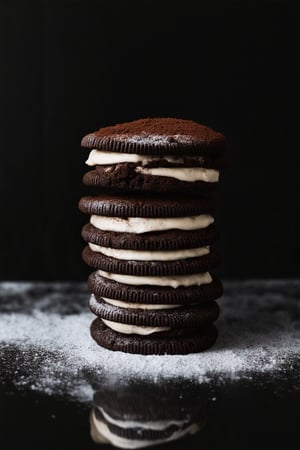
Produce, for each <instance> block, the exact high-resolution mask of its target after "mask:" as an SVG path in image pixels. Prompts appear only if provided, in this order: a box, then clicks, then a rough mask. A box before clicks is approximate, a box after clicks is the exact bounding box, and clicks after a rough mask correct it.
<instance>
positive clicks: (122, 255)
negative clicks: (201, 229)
mask: <svg viewBox="0 0 300 450" xmlns="http://www.w3.org/2000/svg"><path fill="white" fill-rule="evenodd" d="M89 247H90V249H91V250H92V251H93V252H97V253H101V254H103V255H105V256H108V257H111V258H116V259H122V260H126V261H130V260H131V261H177V260H181V259H187V258H196V257H199V256H204V255H208V254H209V246H205V247H198V248H188V249H182V250H161V251H150V250H124V249H119V248H110V247H102V246H100V245H96V244H93V243H92V242H89Z"/></svg>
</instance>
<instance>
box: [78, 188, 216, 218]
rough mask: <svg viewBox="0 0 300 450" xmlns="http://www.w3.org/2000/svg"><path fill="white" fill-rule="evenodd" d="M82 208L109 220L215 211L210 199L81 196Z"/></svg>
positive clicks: (80, 207) (180, 215)
mask: <svg viewBox="0 0 300 450" xmlns="http://www.w3.org/2000/svg"><path fill="white" fill-rule="evenodd" d="M79 209H80V210H81V211H82V212H84V213H87V214H95V215H100V216H109V217H122V218H123V217H124V218H127V217H146V218H150V217H153V218H157V217H185V216H193V215H198V214H206V213H209V212H212V211H213V210H214V201H213V199H211V198H206V197H199V198H196V199H191V198H186V197H176V199H174V198H172V197H169V196H167V197H164V196H138V195H134V196H133V195H126V196H116V195H109V194H105V195H98V196H96V197H90V196H88V197H82V198H81V199H80V201H79Z"/></svg>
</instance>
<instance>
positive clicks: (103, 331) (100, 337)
mask: <svg viewBox="0 0 300 450" xmlns="http://www.w3.org/2000/svg"><path fill="white" fill-rule="evenodd" d="M91 336H92V337H93V339H94V340H95V341H96V342H97V344H99V345H101V346H102V347H105V348H108V349H110V350H113V351H122V352H126V353H137V354H143V355H151V354H156V355H164V354H170V355H172V354H187V353H197V352H200V351H204V350H206V349H208V348H209V347H211V346H212V345H213V344H214V343H215V341H216V338H217V329H216V328H215V326H214V325H211V324H210V325H207V326H203V327H198V328H185V329H174V330H171V331H164V332H160V333H154V334H152V335H149V336H139V335H137V334H131V335H127V334H123V333H118V332H116V331H114V330H112V329H111V328H109V327H107V326H106V325H105V324H104V323H103V321H102V320H101V319H100V318H97V319H95V320H94V321H93V322H92V325H91Z"/></svg>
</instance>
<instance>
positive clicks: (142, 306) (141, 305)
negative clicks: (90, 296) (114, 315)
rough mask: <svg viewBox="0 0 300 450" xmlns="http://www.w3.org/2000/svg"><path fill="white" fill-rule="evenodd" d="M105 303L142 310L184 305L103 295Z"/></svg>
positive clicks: (172, 307)
mask: <svg viewBox="0 0 300 450" xmlns="http://www.w3.org/2000/svg"><path fill="white" fill-rule="evenodd" d="M102 298H103V300H104V301H105V303H108V304H109V305H113V306H117V307H118V308H129V309H142V310H152V311H155V310H160V309H174V308H180V306H182V305H163V304H161V305H155V304H154V303H151V304H145V303H128V302H124V301H123V300H116V299H114V298H107V297H102Z"/></svg>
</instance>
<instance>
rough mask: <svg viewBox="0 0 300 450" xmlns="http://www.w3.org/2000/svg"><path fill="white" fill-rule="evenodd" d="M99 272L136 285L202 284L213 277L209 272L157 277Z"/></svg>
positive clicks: (208, 281) (102, 275)
mask: <svg viewBox="0 0 300 450" xmlns="http://www.w3.org/2000/svg"><path fill="white" fill-rule="evenodd" d="M97 273H98V275H100V276H101V277H103V278H108V279H109V280H113V281H117V282H118V283H123V284H129V285H134V286H141V285H150V286H151V285H153V286H170V287H173V288H177V287H179V286H185V287H188V286H201V285H202V284H209V283H211V282H212V277H211V275H210V273H209V272H204V273H193V274H191V275H173V276H157V277H147V276H135V275H123V274H120V273H111V272H105V271H104V270H98V271H97Z"/></svg>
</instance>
